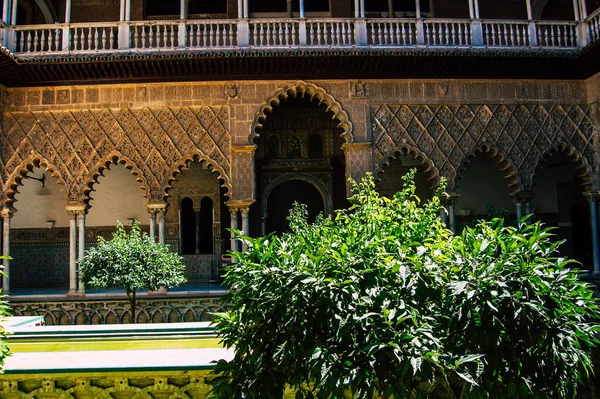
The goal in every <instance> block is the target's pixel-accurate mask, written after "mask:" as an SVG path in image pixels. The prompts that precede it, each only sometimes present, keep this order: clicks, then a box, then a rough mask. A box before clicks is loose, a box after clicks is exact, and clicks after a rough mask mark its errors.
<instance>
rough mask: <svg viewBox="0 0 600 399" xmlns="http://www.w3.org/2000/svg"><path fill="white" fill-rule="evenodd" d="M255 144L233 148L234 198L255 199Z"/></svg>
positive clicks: (242, 199)
mask: <svg viewBox="0 0 600 399" xmlns="http://www.w3.org/2000/svg"><path fill="white" fill-rule="evenodd" d="M255 148H256V147H253V146H240V147H234V148H233V154H232V162H233V166H232V167H233V171H232V172H233V173H232V174H233V184H234V186H235V191H234V192H233V196H232V200H240V201H250V200H254V195H255V193H254V191H255V171H254V149H255Z"/></svg>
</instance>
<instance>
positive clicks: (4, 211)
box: [0, 207, 15, 219]
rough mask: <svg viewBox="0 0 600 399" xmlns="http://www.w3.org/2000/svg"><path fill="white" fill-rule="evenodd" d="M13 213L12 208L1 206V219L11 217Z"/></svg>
mask: <svg viewBox="0 0 600 399" xmlns="http://www.w3.org/2000/svg"><path fill="white" fill-rule="evenodd" d="M14 213H15V210H14V208H8V207H7V208H2V210H1V211H0V215H1V216H2V219H6V218H9V219H10V218H11V217H12V215H13V214H14Z"/></svg>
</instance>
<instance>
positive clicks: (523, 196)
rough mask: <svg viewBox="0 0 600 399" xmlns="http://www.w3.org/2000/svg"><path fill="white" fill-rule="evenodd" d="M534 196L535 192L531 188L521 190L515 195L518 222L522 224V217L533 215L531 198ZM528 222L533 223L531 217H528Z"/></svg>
mask: <svg viewBox="0 0 600 399" xmlns="http://www.w3.org/2000/svg"><path fill="white" fill-rule="evenodd" d="M533 196H534V194H533V193H532V192H531V191H529V190H525V191H521V192H518V193H516V194H514V195H513V199H514V201H515V204H516V206H517V224H518V225H521V219H523V218H524V217H526V216H529V215H531V213H532V208H531V199H532V198H533ZM526 224H531V217H530V218H528V219H527V221H526Z"/></svg>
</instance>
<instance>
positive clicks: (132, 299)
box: [130, 290, 136, 324]
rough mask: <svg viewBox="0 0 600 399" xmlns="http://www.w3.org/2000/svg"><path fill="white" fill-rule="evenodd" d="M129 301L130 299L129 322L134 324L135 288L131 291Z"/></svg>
mask: <svg viewBox="0 0 600 399" xmlns="http://www.w3.org/2000/svg"><path fill="white" fill-rule="evenodd" d="M130 301H131V322H132V323H133V324H135V323H136V321H135V302H136V301H135V290H133V293H132V294H131V297H130Z"/></svg>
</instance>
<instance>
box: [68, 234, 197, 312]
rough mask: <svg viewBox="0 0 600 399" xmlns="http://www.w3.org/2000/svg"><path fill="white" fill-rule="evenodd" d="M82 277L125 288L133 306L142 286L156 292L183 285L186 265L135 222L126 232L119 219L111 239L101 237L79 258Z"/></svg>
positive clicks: (96, 283)
mask: <svg viewBox="0 0 600 399" xmlns="http://www.w3.org/2000/svg"><path fill="white" fill-rule="evenodd" d="M79 263H80V271H81V279H82V281H83V283H84V284H85V285H86V286H90V287H98V288H104V289H111V288H117V287H123V288H124V289H125V292H126V293H127V296H128V298H129V300H130V302H131V305H132V320H134V321H135V298H136V292H137V291H138V290H140V289H147V290H149V291H156V290H158V289H160V288H161V287H165V288H170V287H175V286H177V285H180V284H183V283H185V281H186V278H185V274H184V271H185V266H184V265H183V263H182V262H181V257H180V256H179V255H178V254H176V253H174V252H171V251H170V250H169V247H168V246H167V245H164V244H159V243H157V242H155V241H154V239H153V238H151V237H149V236H148V235H147V234H146V233H143V232H142V231H141V229H140V226H139V225H138V224H137V223H134V224H133V226H132V227H131V232H130V233H127V231H126V230H125V228H124V227H123V225H122V224H121V223H120V222H119V223H118V225H117V230H116V231H115V233H114V234H113V238H112V240H105V239H104V238H102V237H98V245H97V246H96V247H93V248H89V249H87V250H86V251H85V254H84V255H83V258H82V259H80V260H79Z"/></svg>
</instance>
